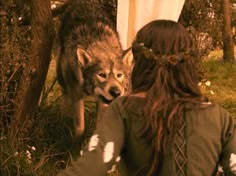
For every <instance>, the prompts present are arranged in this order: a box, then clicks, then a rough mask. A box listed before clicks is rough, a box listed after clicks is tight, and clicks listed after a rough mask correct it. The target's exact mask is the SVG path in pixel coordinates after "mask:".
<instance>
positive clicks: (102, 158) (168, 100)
mask: <svg viewBox="0 0 236 176" xmlns="http://www.w3.org/2000/svg"><path fill="white" fill-rule="evenodd" d="M132 52H133V59H134V66H133V71H132V75H131V83H132V93H131V94H130V95H128V96H124V97H120V98H117V99H116V100H115V101H114V102H112V103H111V105H110V106H109V107H108V109H107V111H106V112H105V113H104V116H103V118H102V121H101V123H100V125H99V126H98V128H97V130H96V131H95V132H94V135H93V136H92V137H91V139H90V142H89V144H88V147H87V148H86V149H85V150H84V151H83V154H82V156H81V157H80V158H79V159H78V160H77V161H76V162H75V163H73V166H72V167H68V168H67V169H66V170H65V171H64V172H63V173H61V175H79V176H82V175H86V176H93V175H94V176H103V175H106V174H107V173H109V172H111V171H113V170H114V169H115V168H116V167H117V168H118V170H119V172H120V175H121V176H146V175H147V176H154V175H155V176H156V175H158V176H176V175H181V176H184V175H187V176H214V175H216V173H217V170H218V165H219V164H220V165H222V166H223V169H224V174H225V175H227V176H228V175H230V176H231V175H236V128H235V125H234V123H233V118H232V117H231V116H230V114H229V113H228V112H227V111H226V110H225V109H223V108H222V107H220V106H219V105H217V104H213V103H211V102H209V101H208V100H207V98H204V96H203V95H202V94H201V91H200V89H199V86H198V83H199V79H200V75H199V70H198V62H199V61H198V57H197V52H196V49H195V48H194V44H193V42H192V41H191V39H190V36H189V34H188V32H187V31H186V29H185V28H184V27H183V26H182V25H180V24H178V23H176V22H173V21H168V20H156V21H152V22H150V23H148V24H147V25H145V26H144V27H143V28H142V29H140V31H139V32H138V33H137V35H136V39H135V41H134V42H133V44H132Z"/></svg>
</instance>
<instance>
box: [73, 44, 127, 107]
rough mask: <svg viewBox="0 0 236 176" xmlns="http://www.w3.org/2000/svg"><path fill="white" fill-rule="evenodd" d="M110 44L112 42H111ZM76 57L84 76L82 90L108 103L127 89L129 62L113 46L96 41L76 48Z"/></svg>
mask: <svg viewBox="0 0 236 176" xmlns="http://www.w3.org/2000/svg"><path fill="white" fill-rule="evenodd" d="M111 45H112V44H111ZM77 58H78V62H79V63H80V65H81V68H82V73H83V78H84V86H83V89H84V92H86V94H88V95H94V96H95V98H96V100H97V101H99V102H101V103H103V104H107V105H108V104H109V103H110V102H111V101H113V100H114V99H115V98H117V97H118V96H121V95H124V94H125V93H127V91H128V89H129V81H128V79H129V73H128V72H127V71H128V70H129V68H130V64H131V62H130V61H128V57H124V56H122V52H121V51H120V50H119V49H118V50H117V49H115V50H114V47H113V46H107V43H106V45H103V43H102V42H96V43H94V44H92V45H91V46H90V47H89V48H87V49H86V50H85V49H82V48H81V47H78V48H77Z"/></svg>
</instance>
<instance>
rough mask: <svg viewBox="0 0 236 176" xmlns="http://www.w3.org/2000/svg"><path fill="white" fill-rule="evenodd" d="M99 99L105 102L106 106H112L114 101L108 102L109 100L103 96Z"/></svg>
mask: <svg viewBox="0 0 236 176" xmlns="http://www.w3.org/2000/svg"><path fill="white" fill-rule="evenodd" d="M98 97H99V99H100V100H101V101H102V102H103V103H105V104H107V105H108V104H110V103H111V102H112V101H113V100H108V99H106V98H105V97H104V96H102V95H99V96H98Z"/></svg>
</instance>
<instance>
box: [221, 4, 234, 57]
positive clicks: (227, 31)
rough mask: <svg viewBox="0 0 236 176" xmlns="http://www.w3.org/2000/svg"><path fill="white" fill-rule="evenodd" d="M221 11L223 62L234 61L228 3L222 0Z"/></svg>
mask: <svg viewBox="0 0 236 176" xmlns="http://www.w3.org/2000/svg"><path fill="white" fill-rule="evenodd" d="M222 3H223V4H222V9H223V33H222V34H223V60H224V61H233V60H234V42H233V34H232V30H231V15H230V1H229V0H222Z"/></svg>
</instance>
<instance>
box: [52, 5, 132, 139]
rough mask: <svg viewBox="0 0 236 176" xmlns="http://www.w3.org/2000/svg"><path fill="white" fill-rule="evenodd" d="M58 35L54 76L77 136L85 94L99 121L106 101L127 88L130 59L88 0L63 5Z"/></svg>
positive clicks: (112, 29)
mask: <svg viewBox="0 0 236 176" xmlns="http://www.w3.org/2000/svg"><path fill="white" fill-rule="evenodd" d="M58 38H59V56H58V59H57V69H56V70H57V79H58V83H59V85H60V86H61V87H62V92H63V94H64V96H65V97H66V98H67V99H69V100H70V102H71V105H72V111H73V117H74V118H75V135H76V136H81V135H82V134H83V133H84V130H85V120H84V99H85V97H86V96H94V97H95V100H96V102H97V104H98V105H97V107H98V108H97V111H98V112H97V114H98V115H97V119H98V120H99V119H100V114H101V112H103V110H104V109H105V108H106V107H107V106H108V105H109V103H111V102H112V101H113V100H114V99H115V98H117V97H118V96H122V95H124V94H125V93H126V92H127V91H128V90H129V78H128V74H129V73H128V72H129V71H128V70H130V67H131V62H132V61H131V59H130V57H128V55H127V56H126V55H125V54H124V53H125V52H124V51H123V50H122V47H121V43H120V40H119V35H118V32H117V30H116V26H115V24H114V22H112V21H111V19H110V18H109V15H108V14H106V12H105V10H104V9H103V7H102V6H101V5H99V4H96V3H94V2H93V1H92V0H84V1H83V0H73V1H71V2H70V3H69V4H68V5H67V9H66V11H65V12H64V14H63V16H62V17H61V21H60V27H59V32H58ZM126 53H127V52H126ZM68 106H70V105H68Z"/></svg>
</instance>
